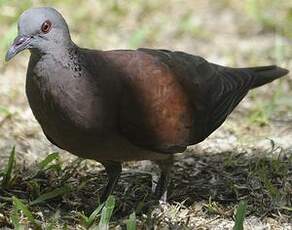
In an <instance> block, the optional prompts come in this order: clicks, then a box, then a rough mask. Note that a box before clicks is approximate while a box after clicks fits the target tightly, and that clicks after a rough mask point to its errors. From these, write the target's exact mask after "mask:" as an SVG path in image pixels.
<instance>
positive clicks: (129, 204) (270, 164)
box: [0, 145, 292, 230]
mask: <svg viewBox="0 0 292 230" xmlns="http://www.w3.org/2000/svg"><path fill="white" fill-rule="evenodd" d="M275 151H279V149H278V148H277V147H276V146H275V145H274V146H273V148H272V149H271V151H270V152H265V153H262V154H261V153H258V155H259V156H258V157H252V158H249V157H247V156H246V155H245V154H239V155H238V154H237V155H232V154H230V153H226V154H224V153H222V154H221V156H220V157H219V156H218V155H217V156H208V155H206V156H204V157H202V156H201V157H199V156H198V157H196V156H193V157H195V162H201V161H203V162H208V165H206V166H205V167H206V168H205V169H204V168H201V169H200V170H201V173H202V174H204V178H202V177H201V176H200V174H198V175H197V176H198V177H197V176H195V177H194V178H193V176H192V171H193V167H192V166H190V165H189V164H188V165H184V164H182V165H180V166H179V168H183V169H184V174H177V173H175V175H174V177H173V178H174V181H173V182H174V185H173V187H172V189H173V190H174V191H172V193H170V201H169V202H170V204H172V203H173V206H170V207H169V208H168V209H167V210H164V211H162V210H161V213H160V214H159V215H160V218H162V219H159V218H158V217H155V215H154V214H153V211H154V210H155V207H156V204H155V202H154V201H153V200H152V199H153V198H151V195H150V194H149V195H148V197H146V198H145V197H143V196H142V197H141V196H140V195H138V194H139V193H137V194H136V195H134V196H133V194H135V193H136V192H137V191H136V186H137V187H140V188H141V191H145V190H147V189H150V190H151V185H149V184H148V182H147V180H148V179H147V177H145V178H144V179H143V177H142V178H141V175H135V176H137V177H139V178H140V179H139V180H137V181H136V180H135V179H131V177H129V176H127V177H124V176H123V177H122V181H121V182H120V183H119V185H118V186H117V187H116V189H115V195H114V196H110V197H109V198H108V199H107V201H106V202H105V203H103V204H99V203H98V202H97V201H98V197H99V195H98V193H96V192H98V191H100V188H102V187H103V186H104V184H105V183H106V178H105V177H104V174H100V173H99V174H95V173H93V168H91V167H89V165H88V164H87V163H86V162H84V161H82V162H81V161H80V160H76V161H74V162H72V163H70V164H68V165H64V163H62V161H61V160H60V158H59V155H58V154H57V153H52V154H49V155H48V156H47V157H46V158H45V159H44V160H41V161H40V162H39V163H36V164H35V165H34V166H32V167H30V168H23V166H21V165H20V164H15V163H13V164H12V163H11V162H15V149H14V148H13V151H11V154H10V158H9V161H8V163H7V167H6V169H4V170H3V172H2V173H1V174H0V175H1V177H2V179H1V180H0V182H1V186H0V200H1V206H0V216H1V215H2V216H5V219H6V222H1V219H0V225H1V226H7V227H8V226H14V228H15V229H21V228H23V227H25V226H26V227H27V226H31V227H33V228H34V229H40V228H41V227H44V226H46V227H47V228H51V229H54V228H57V227H58V228H65V227H66V226H67V227H72V226H79V227H80V228H81V229H109V228H110V226H117V225H120V226H124V227H125V228H127V229H128V230H133V229H137V228H138V227H141V226H154V225H157V226H159V223H162V222H163V218H166V216H167V218H171V219H176V218H178V216H179V215H181V214H180V213H181V211H182V210H183V208H184V209H186V210H188V207H189V210H188V213H189V214H188V215H190V213H191V212H192V211H191V210H192V209H191V206H192V205H193V204H194V202H195V203H196V202H198V201H199V200H198V199H203V201H204V202H203V206H202V207H201V212H202V213H201V214H200V215H205V216H206V215H207V216H214V215H216V216H220V217H223V218H226V219H231V218H232V216H233V213H234V212H235V225H234V229H236V230H239V229H242V228H241V227H242V223H243V220H244V219H245V218H246V217H248V216H249V215H256V216H261V217H263V216H269V215H273V216H275V215H281V218H282V219H283V218H284V217H285V216H289V213H291V210H292V208H291V200H290V201H289V196H290V195H289V191H290V190H291V183H289V181H290V182H291V176H292V175H291V172H292V171H291V170H292V168H291V165H292V158H291V155H290V154H291V153H288V152H287V153H285V152H283V151H281V152H280V153H279V154H278V157H275V156H273V157H272V155H273V153H274V152H275ZM263 154H265V156H263ZM270 155H271V156H270ZM196 158H197V159H196ZM55 165H58V167H53V166H55ZM189 170H190V171H189ZM205 170H207V171H206V172H208V173H206V172H205ZM179 171H180V170H176V172H179ZM186 174H188V175H189V179H188V182H187V183H188V184H187V185H184V184H180V183H181V181H182V179H181V177H182V178H183V177H184V175H186ZM9 175H10V176H9ZM210 176H211V177H217V178H218V179H219V180H218V181H216V182H213V183H209V182H208V181H209V179H208V178H210ZM132 177H133V176H132ZM6 178H9V180H7V179H6ZM129 179H130V180H129ZM202 179H205V181H202ZM125 180H126V181H125ZM3 181H8V182H10V183H6V182H5V183H3ZM132 183H134V185H132V186H130V187H129V185H130V184H132ZM135 183H136V184H135ZM208 183H209V184H208ZM3 184H4V185H5V186H3ZM7 184H9V186H6V185H7ZM177 186H178V187H177ZM192 186H194V187H192ZM98 187H99V188H98ZM147 187H148V188H147ZM181 187H183V188H184V190H182V189H181ZM204 189H206V191H204ZM126 190H127V193H125V192H124V191H126ZM191 191H192V192H191ZM213 191H216V192H215V193H214V192H213ZM180 192H186V193H185V195H180V196H179V197H175V195H179V194H180ZM189 192H191V193H189ZM194 192H195V194H197V195H196V196H195V197H194V198H192V195H191V194H192V193H194ZM127 194H128V195H127ZM130 194H132V195H130ZM187 194H189V195H187ZM215 194H216V195H215ZM137 195H138V196H137ZM210 195H211V196H210ZM171 197H172V198H171ZM192 199H194V200H192ZM242 199H244V200H245V202H239V201H240V200H242ZM141 202H143V206H142V207H140V205H139V204H140V203H141ZM238 202H239V205H237V204H238ZM135 203H136V205H135ZM247 203H248V204H249V205H248V206H247V205H246V204H247ZM236 206H238V207H237V208H235V207H236ZM73 210H76V211H73ZM40 213H42V214H41V216H42V218H40ZM203 213H204V214H203ZM196 215H199V214H196ZM145 217H146V218H145ZM180 218H186V219H184V221H186V220H187V216H185V217H180ZM177 224H178V226H187V222H180V223H177ZM162 226H163V225H162Z"/></svg>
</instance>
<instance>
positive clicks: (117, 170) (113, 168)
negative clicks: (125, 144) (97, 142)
mask: <svg viewBox="0 0 292 230" xmlns="http://www.w3.org/2000/svg"><path fill="white" fill-rule="evenodd" d="M101 163H102V165H103V166H104V167H105V171H106V174H107V176H108V183H107V185H106V187H105V189H104V191H103V193H102V195H101V198H100V201H101V202H104V201H106V199H107V198H108V196H109V195H110V194H111V193H112V191H113V189H114V187H115V185H116V183H117V181H118V179H119V177H120V175H121V171H122V164H121V163H120V162H117V161H103V162H101Z"/></svg>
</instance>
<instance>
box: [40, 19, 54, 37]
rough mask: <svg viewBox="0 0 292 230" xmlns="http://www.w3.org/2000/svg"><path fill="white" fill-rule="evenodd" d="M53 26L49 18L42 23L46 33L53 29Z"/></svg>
mask: <svg viewBox="0 0 292 230" xmlns="http://www.w3.org/2000/svg"><path fill="white" fill-rule="evenodd" d="M51 27H52V23H51V22H50V21H49V20H47V21H45V22H44V23H43V24H42V28H41V30H42V32H43V33H45V34H46V33H48V32H49V31H50V30H51Z"/></svg>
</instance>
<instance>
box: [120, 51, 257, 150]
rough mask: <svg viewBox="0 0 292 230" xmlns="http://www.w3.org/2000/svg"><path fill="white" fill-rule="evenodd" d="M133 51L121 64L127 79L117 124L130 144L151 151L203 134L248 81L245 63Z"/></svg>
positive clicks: (245, 88)
mask: <svg viewBox="0 0 292 230" xmlns="http://www.w3.org/2000/svg"><path fill="white" fill-rule="evenodd" d="M136 52H137V55H136V57H134V58H131V61H130V64H127V65H126V66H125V68H124V69H125V70H124V72H125V74H124V75H125V76H126V78H127V77H128V79H129V80H128V81H127V84H128V85H127V90H125V92H124V96H123V97H122V103H121V114H120V115H121V116H120V117H121V119H120V130H121V132H122V133H123V134H124V135H125V136H126V137H127V138H128V139H129V140H130V141H131V142H133V143H134V144H136V145H140V146H143V147H146V148H149V149H153V150H156V151H160V152H180V151H183V150H184V149H185V148H186V146H188V145H190V144H195V143H198V142H200V141H202V140H204V139H205V138H206V137H207V136H209V135H210V134H211V133H212V132H213V131H214V130H215V129H216V128H218V127H219V126H220V125H221V124H222V123H223V122H224V120H225V119H226V117H227V116H228V115H229V114H230V113H231V111H232V110H233V109H234V108H235V106H236V105H237V104H238V103H239V102H240V101H241V100H242V98H243V97H244V96H245V95H246V94H247V92H248V90H249V89H250V88H251V86H252V85H253V76H252V75H251V74H250V72H249V71H247V70H245V69H234V68H228V67H222V66H219V65H215V64H212V63H209V62H207V61H206V60H205V59H203V58H201V57H198V56H193V55H190V54H186V53H184V52H171V51H167V50H151V49H139V50H138V51H136ZM141 53H142V54H141ZM134 56H135V55H134Z"/></svg>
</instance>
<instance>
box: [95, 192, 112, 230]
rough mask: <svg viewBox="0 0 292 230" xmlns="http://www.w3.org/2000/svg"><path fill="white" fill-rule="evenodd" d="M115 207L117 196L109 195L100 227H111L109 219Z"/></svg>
mask: <svg viewBox="0 0 292 230" xmlns="http://www.w3.org/2000/svg"><path fill="white" fill-rule="evenodd" d="M114 208H115V198H114V196H109V197H108V198H107V200H106V202H105V206H104V207H103V209H102V212H101V218H100V221H99V224H98V229H100V230H107V229H109V221H110V218H111V216H112V214H113V210H114Z"/></svg>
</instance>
